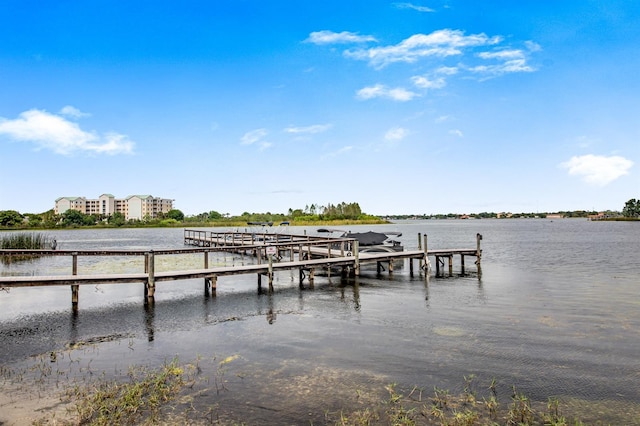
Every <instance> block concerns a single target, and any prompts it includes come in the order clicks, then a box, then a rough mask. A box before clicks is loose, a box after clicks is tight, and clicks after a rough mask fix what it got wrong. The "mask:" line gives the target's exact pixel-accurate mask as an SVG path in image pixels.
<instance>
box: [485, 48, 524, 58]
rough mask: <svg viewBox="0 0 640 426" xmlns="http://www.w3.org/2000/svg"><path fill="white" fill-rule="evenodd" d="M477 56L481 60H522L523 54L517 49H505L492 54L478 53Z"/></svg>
mask: <svg viewBox="0 0 640 426" xmlns="http://www.w3.org/2000/svg"><path fill="white" fill-rule="evenodd" d="M478 56H479V57H481V58H482V59H494V58H495V59H522V58H524V53H523V52H522V50H519V49H505V50H496V51H494V52H480V53H478Z"/></svg>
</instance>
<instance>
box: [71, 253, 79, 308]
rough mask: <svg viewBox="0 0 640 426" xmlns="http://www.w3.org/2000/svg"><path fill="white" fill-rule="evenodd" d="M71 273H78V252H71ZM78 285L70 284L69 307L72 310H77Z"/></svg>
mask: <svg viewBox="0 0 640 426" xmlns="http://www.w3.org/2000/svg"><path fill="white" fill-rule="evenodd" d="M71 275H78V253H77V252H73V254H72V264H71ZM79 288H80V286H79V285H78V284H72V285H71V307H72V308H73V310H74V311H77V310H78V294H79Z"/></svg>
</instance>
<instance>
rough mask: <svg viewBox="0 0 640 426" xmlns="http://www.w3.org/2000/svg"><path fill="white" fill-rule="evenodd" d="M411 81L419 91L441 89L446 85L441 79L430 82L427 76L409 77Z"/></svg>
mask: <svg viewBox="0 0 640 426" xmlns="http://www.w3.org/2000/svg"><path fill="white" fill-rule="evenodd" d="M411 81H413V84H415V85H416V87H419V88H421V89H441V88H443V87H444V86H446V85H447V82H446V81H445V79H444V78H442V77H438V78H436V79H431V80H430V79H429V77H427V76H420V75H416V76H413V77H411Z"/></svg>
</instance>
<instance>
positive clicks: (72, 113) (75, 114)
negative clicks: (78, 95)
mask: <svg viewBox="0 0 640 426" xmlns="http://www.w3.org/2000/svg"><path fill="white" fill-rule="evenodd" d="M60 115H66V116H67V117H71V118H75V119H78V118H82V117H90V116H91V114H88V113H86V112H82V111H80V110H79V109H78V108H75V107H72V106H71V105H67V106H65V107H63V108H62V109H61V110H60Z"/></svg>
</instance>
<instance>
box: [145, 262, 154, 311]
mask: <svg viewBox="0 0 640 426" xmlns="http://www.w3.org/2000/svg"><path fill="white" fill-rule="evenodd" d="M147 274H148V276H147V286H146V288H145V290H146V291H145V296H146V300H145V302H152V301H153V298H154V296H155V291H156V278H155V257H154V255H153V250H149V256H148V257H147Z"/></svg>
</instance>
